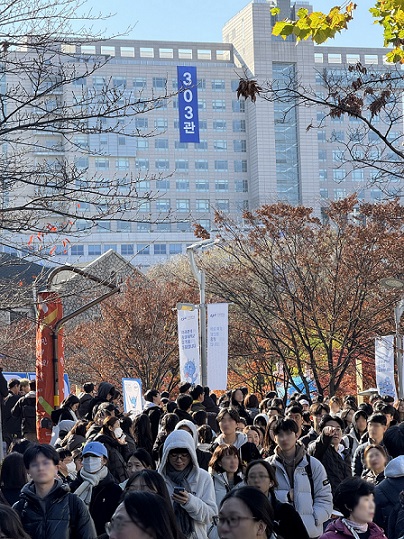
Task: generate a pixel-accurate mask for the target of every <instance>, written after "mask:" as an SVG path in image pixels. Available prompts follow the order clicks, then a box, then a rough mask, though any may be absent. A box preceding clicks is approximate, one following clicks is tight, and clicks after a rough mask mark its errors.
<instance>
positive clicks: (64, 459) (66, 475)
mask: <svg viewBox="0 0 404 539" xmlns="http://www.w3.org/2000/svg"><path fill="white" fill-rule="evenodd" d="M56 451H57V452H58V454H59V458H60V461H59V471H58V478H59V479H61V480H62V483H63V484H65V485H70V483H71V482H72V481H73V479H76V477H77V473H76V465H75V464H74V461H73V456H72V453H71V451H69V450H68V449H64V448H62V447H59V448H58V449H56Z"/></svg>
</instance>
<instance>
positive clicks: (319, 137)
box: [317, 131, 327, 142]
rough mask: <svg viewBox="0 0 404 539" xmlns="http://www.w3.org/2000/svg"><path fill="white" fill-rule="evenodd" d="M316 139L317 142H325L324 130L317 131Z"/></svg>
mask: <svg viewBox="0 0 404 539" xmlns="http://www.w3.org/2000/svg"><path fill="white" fill-rule="evenodd" d="M317 140H318V141H319V142H326V140H327V139H326V134H325V131H317Z"/></svg>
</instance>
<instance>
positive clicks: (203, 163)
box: [195, 159, 209, 170]
mask: <svg viewBox="0 0 404 539" xmlns="http://www.w3.org/2000/svg"><path fill="white" fill-rule="evenodd" d="M208 168H209V162H208V160H207V159H197V160H196V161H195V170H208Z"/></svg>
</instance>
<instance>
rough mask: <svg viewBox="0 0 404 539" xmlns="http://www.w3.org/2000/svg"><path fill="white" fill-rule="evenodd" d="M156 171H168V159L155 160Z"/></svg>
mask: <svg viewBox="0 0 404 539" xmlns="http://www.w3.org/2000/svg"><path fill="white" fill-rule="evenodd" d="M155 167H156V170H168V169H169V168H170V162H169V160H168V159H156V162H155Z"/></svg>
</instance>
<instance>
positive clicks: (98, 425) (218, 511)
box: [0, 380, 404, 539]
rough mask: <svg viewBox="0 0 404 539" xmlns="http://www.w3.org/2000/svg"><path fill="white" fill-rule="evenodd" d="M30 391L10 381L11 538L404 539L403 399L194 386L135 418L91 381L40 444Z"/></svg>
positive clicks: (2, 483) (2, 520)
mask: <svg viewBox="0 0 404 539" xmlns="http://www.w3.org/2000/svg"><path fill="white" fill-rule="evenodd" d="M23 382H24V381H23ZM2 387H3V391H2ZM27 388H28V390H24V389H21V382H20V381H19V380H10V381H9V382H8V388H7V389H8V394H5V392H4V382H3V385H2V382H1V380H0V394H2V395H3V397H4V399H3V402H2V425H3V438H4V440H5V441H6V444H7V455H6V457H5V458H4V461H3V463H2V465H1V470H0V537H1V538H3V537H4V538H8V539H29V538H31V539H68V538H72V539H76V538H77V539H79V538H80V539H95V538H107V537H110V538H113V539H129V538H131V539H150V538H153V539H171V538H172V539H217V538H220V539H265V538H268V539H276V538H277V539H308V538H311V539H314V538H320V539H345V538H346V539H348V538H349V539H351V538H354V539H386V538H388V539H402V538H403V537H404V421H403V420H404V402H402V401H398V402H394V401H393V399H392V398H390V397H383V398H381V397H380V396H379V395H376V394H375V395H373V396H372V397H371V398H370V399H369V402H367V403H360V404H358V401H357V399H356V397H355V396H345V397H344V398H343V399H340V398H339V397H336V396H334V397H331V398H330V399H328V400H326V399H324V400H323V399H322V398H321V397H315V398H313V399H311V398H310V396H308V395H303V394H298V393H296V394H294V395H293V396H292V398H291V399H290V401H289V402H288V403H286V402H285V400H284V399H281V398H279V397H278V396H277V395H276V393H275V392H269V393H267V394H266V395H265V398H262V399H260V398H258V396H257V395H255V394H249V393H248V390H247V389H246V388H237V389H234V390H232V391H228V392H226V393H224V394H223V395H221V396H220V397H218V396H217V395H215V394H214V393H211V392H210V391H209V388H206V387H205V388H204V387H201V386H191V385H190V384H183V385H182V386H181V387H180V388H179V391H180V392H179V394H176V395H175V396H174V395H170V394H169V393H168V392H160V391H159V390H158V389H150V390H148V391H146V393H145V394H144V407H143V411H142V412H141V413H137V414H133V415H132V414H131V413H127V414H125V413H123V411H122V408H121V406H120V403H121V395H120V393H119V391H118V390H117V389H116V388H115V387H114V386H113V385H112V384H110V383H108V382H101V383H100V384H99V385H98V387H97V388H96V387H95V384H93V383H90V382H89V383H87V384H84V386H83V391H82V393H81V394H79V395H69V396H68V397H67V398H66V399H65V400H64V401H63V403H62V405H61V407H60V408H59V409H57V410H55V411H54V412H52V414H51V418H52V422H53V425H54V426H53V433H52V438H51V442H50V444H40V443H38V440H37V439H36V433H35V428H34V429H32V421H31V420H32V419H33V420H34V423H35V414H34V416H32V410H26V408H27V407H29V406H32V400H34V401H35V383H34V382H29V383H28V386H27ZM34 410H35V408H34Z"/></svg>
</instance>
